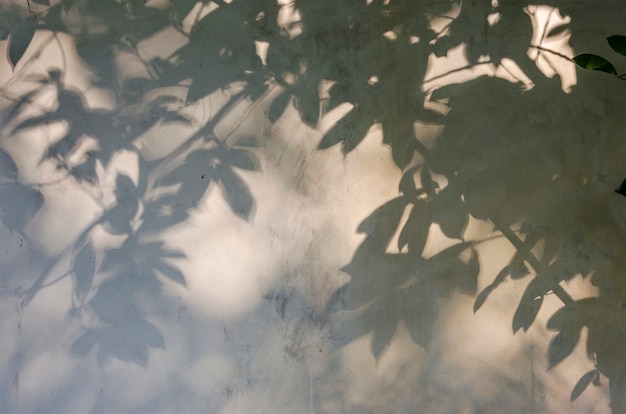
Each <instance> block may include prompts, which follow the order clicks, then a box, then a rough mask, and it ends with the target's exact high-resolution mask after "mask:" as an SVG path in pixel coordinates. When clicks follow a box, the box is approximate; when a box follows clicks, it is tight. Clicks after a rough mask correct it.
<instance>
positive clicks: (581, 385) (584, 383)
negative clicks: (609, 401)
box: [569, 369, 600, 401]
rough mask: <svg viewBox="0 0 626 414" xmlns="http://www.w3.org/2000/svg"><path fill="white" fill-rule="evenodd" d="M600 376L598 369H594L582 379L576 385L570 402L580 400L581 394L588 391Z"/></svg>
mask: <svg viewBox="0 0 626 414" xmlns="http://www.w3.org/2000/svg"><path fill="white" fill-rule="evenodd" d="M599 374H600V373H599V372H598V370H597V369H592V370H591V371H589V372H588V373H586V374H585V375H583V376H582V377H580V379H579V380H578V382H577V383H576V385H574V389H573V390H572V395H570V397H569V400H570V401H574V400H575V399H576V398H578V397H579V396H580V394H582V393H583V391H585V390H586V389H587V387H588V386H589V384H591V382H592V381H595V380H596V378H599V376H600V375H599Z"/></svg>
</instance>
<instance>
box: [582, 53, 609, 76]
mask: <svg viewBox="0 0 626 414" xmlns="http://www.w3.org/2000/svg"><path fill="white" fill-rule="evenodd" d="M574 62H576V64H577V65H578V66H580V67H582V68H585V69H589V70H598V71H600V72H606V73H610V74H611V75H617V71H616V70H615V67H614V66H613V65H612V64H611V62H609V61H608V60H606V59H605V58H603V57H602V56H598V55H592V54H588V53H584V54H582V55H578V56H575V57H574Z"/></svg>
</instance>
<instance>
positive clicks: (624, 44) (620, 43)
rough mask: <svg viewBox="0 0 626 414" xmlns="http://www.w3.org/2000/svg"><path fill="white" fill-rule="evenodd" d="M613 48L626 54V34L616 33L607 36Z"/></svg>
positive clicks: (621, 53)
mask: <svg viewBox="0 0 626 414" xmlns="http://www.w3.org/2000/svg"><path fill="white" fill-rule="evenodd" d="M606 40H607V41H608V42H609V46H611V49H613V50H614V51H616V52H617V53H619V54H620V55H622V56H626V36H620V35H614V36H609V37H607V38H606Z"/></svg>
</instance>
